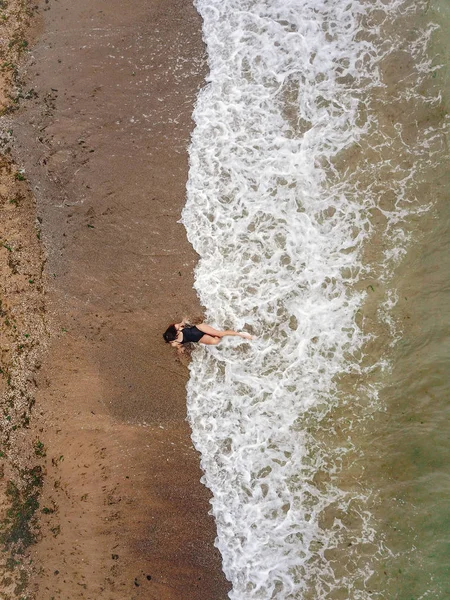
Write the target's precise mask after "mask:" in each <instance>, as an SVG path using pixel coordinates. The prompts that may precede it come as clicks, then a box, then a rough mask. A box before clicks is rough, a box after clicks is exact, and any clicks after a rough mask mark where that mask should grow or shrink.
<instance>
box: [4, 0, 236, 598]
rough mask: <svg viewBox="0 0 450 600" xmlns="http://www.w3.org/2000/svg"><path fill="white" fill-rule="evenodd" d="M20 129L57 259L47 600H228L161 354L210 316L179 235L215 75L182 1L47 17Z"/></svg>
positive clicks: (51, 280)
mask: <svg viewBox="0 0 450 600" xmlns="http://www.w3.org/2000/svg"><path fill="white" fill-rule="evenodd" d="M41 9H42V12H41V15H42V20H43V22H42V24H41V32H40V35H39V38H38V41H37V43H36V44H35V45H34V46H33V48H32V50H31V54H30V58H29V61H28V64H27V66H26V73H25V75H26V80H27V82H28V83H27V85H29V87H30V88H33V89H34V90H35V91H36V93H37V97H34V98H33V97H31V98H29V99H28V100H26V101H25V102H23V103H22V107H21V110H20V112H19V113H18V114H17V115H15V116H14V136H15V138H16V145H15V146H16V148H15V152H16V154H17V161H18V163H19V164H21V165H22V166H23V167H24V168H25V170H26V174H27V179H28V181H29V183H30V185H31V188H32V190H33V192H34V194H35V197H36V201H37V211H38V218H39V222H40V224H41V225H40V226H41V228H42V235H41V240H42V242H43V244H44V247H45V251H46V256H47V262H46V268H45V272H46V277H47V289H48V294H47V306H48V318H49V321H50V322H51V331H52V333H51V335H50V349H49V351H48V353H47V355H46V356H45V357H44V359H43V361H42V366H41V368H40V369H39V371H38V373H37V375H36V383H37V392H36V407H35V409H34V416H33V421H32V427H33V432H32V434H33V435H35V436H37V437H38V438H39V440H40V441H41V442H42V443H43V444H44V447H45V453H46V457H45V468H46V474H45V478H44V487H43V491H42V498H41V507H42V508H43V509H44V512H43V513H42V516H41V540H40V541H39V543H38V544H37V545H36V546H34V549H33V551H32V557H33V563H34V564H35V565H36V568H35V573H34V575H33V578H32V586H33V593H34V594H35V597H36V598H37V599H38V600H39V599H41V598H42V599H44V598H45V599H47V598H49V597H52V596H54V597H69V598H71V599H75V598H83V599H86V600H87V599H91V598H92V599H94V598H95V599H97V598H108V599H111V600H113V599H117V600H119V599H121V600H122V599H123V598H125V597H127V598H136V599H138V598H145V599H150V598H155V599H158V600H165V599H174V600H175V599H176V600H179V599H180V598H183V600H197V599H198V600H221V599H224V598H226V597H227V591H228V590H229V584H228V583H227V582H226V580H225V578H224V575H223V573H222V570H221V560H220V555H219V553H218V551H217V550H216V549H215V548H214V546H213V544H214V538H215V534H216V532H215V524H214V521H213V519H212V517H210V516H208V510H209V504H208V501H209V493H208V491H207V490H206V488H204V487H203V486H202V485H201V484H200V481H199V480H200V477H201V471H200V467H199V456H198V454H197V453H196V452H195V450H194V449H193V447H192V444H191V440H190V429H189V426H188V424H187V423H186V420H185V418H186V407H185V384H186V380H187V376H188V372H187V369H186V366H185V365H182V364H181V363H180V362H179V361H178V360H177V359H176V357H175V356H174V355H173V353H172V352H171V350H170V349H169V348H167V347H166V346H165V344H164V342H163V340H162V337H161V333H162V331H163V330H164V329H165V327H166V326H167V324H168V323H170V322H171V321H173V320H175V319H178V318H180V317H182V316H184V315H191V316H195V315H198V314H199V313H200V312H201V309H200V306H199V304H198V299H197V297H196V295H195V293H194V291H193V289H192V284H193V274H192V270H193V267H194V266H195V263H196V255H195V253H194V252H193V250H192V248H191V247H190V245H189V244H188V242H187V240H186V236H185V231H184V228H183V226H182V225H181V224H179V223H177V221H178V219H179V218H180V211H181V209H182V206H183V204H184V195H185V184H186V178H187V170H188V164H187V145H188V143H189V135H190V131H191V129H192V126H193V124H192V121H191V114H192V106H193V102H194V101H195V97H196V94H197V92H198V89H199V87H200V86H201V85H202V83H203V78H204V76H205V72H206V65H205V61H204V48H203V45H202V42H201V35H200V19H199V17H198V15H197V14H196V12H195V10H194V8H193V7H192V6H191V2H190V1H179V0H170V1H165V2H162V1H158V0H153V1H151V2H149V1H148V0H133V2H131V3H127V4H126V8H124V4H123V3H119V2H118V1H117V0H113V1H111V0H110V1H108V2H107V1H106V0H95V1H94V2H92V1H88V0H81V1H80V2H78V3H76V4H74V3H71V2H69V0H60V1H59V2H54V1H53V0H50V2H48V3H45V4H44V3H43V4H42V5H41Z"/></svg>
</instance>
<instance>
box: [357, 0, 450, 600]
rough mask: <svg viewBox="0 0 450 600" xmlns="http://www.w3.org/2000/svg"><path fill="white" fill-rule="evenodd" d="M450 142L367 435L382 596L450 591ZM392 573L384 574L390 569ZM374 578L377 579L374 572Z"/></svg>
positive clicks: (446, 80) (404, 288)
mask: <svg viewBox="0 0 450 600" xmlns="http://www.w3.org/2000/svg"><path fill="white" fill-rule="evenodd" d="M428 17H429V18H430V19H431V20H432V21H434V22H437V23H439V25H440V26H441V28H440V30H439V31H437V32H436V33H435V34H434V36H433V39H432V44H431V47H430V54H431V55H432V56H433V62H434V64H444V65H445V67H444V68H442V69H440V70H439V71H438V72H437V73H436V74H435V76H434V77H433V80H434V81H433V86H435V87H436V88H437V89H438V90H439V91H440V93H441V95H442V102H441V104H440V111H441V112H440V115H441V120H442V123H444V121H445V119H446V118H448V99H449V97H450V85H449V84H450V76H449V73H450V70H449V67H448V65H449V62H450V3H449V2H443V1H440V2H431V3H430V4H429V10H428ZM448 157H449V154H448V138H447V148H446V149H445V150H444V151H443V152H442V156H441V164H440V168H436V169H435V170H434V173H432V174H431V173H430V175H432V177H431V178H430V185H429V200H430V201H431V202H432V203H433V208H432V209H431V210H430V212H429V213H428V214H427V215H425V216H424V215H422V216H420V218H418V219H417V220H415V222H414V223H413V224H412V229H411V231H412V237H413V241H412V243H411V246H410V248H409V251H408V254H407V255H406V257H405V259H404V260H403V261H402V263H401V265H400V266H399V267H398V268H397V269H396V272H395V276H394V278H393V280H392V282H391V285H392V289H396V291H397V294H398V302H397V305H396V306H395V308H394V309H393V310H392V317H393V320H394V322H395V324H396V327H397V329H398V331H400V339H399V340H398V341H397V342H396V343H395V345H394V346H393V348H392V349H390V350H385V352H386V356H387V357H388V359H389V362H390V364H391V365H392V368H391V371H390V372H388V373H386V374H384V375H383V377H382V379H381V382H382V385H381V390H380V394H379V398H380V406H381V407H383V408H384V410H381V411H380V413H378V414H377V415H375V416H374V419H373V421H372V424H371V428H370V429H371V431H370V433H368V434H367V435H366V437H365V447H366V454H365V455H366V457H367V456H370V457H371V464H369V465H366V472H367V473H366V479H367V481H369V482H370V484H371V485H372V486H373V487H374V488H375V489H377V490H378V492H379V496H378V498H377V500H376V502H375V503H374V511H375V514H376V515H377V520H378V522H379V524H381V525H382V529H383V535H384V537H385V543H386V546H387V548H389V550H390V551H391V552H392V555H391V556H389V557H388V558H385V559H384V561H383V565H382V569H380V567H378V568H377V572H376V573H375V574H374V575H373V576H372V578H371V580H372V581H373V583H374V584H375V585H376V587H377V589H378V590H379V591H380V592H381V597H385V598H389V599H396V600H413V599H414V600H419V599H422V598H423V599H425V598H426V599H435V600H444V599H446V598H450V453H449V449H450V403H449V399H450V310H449V307H450V193H449V190H450V176H449V169H448ZM383 575H384V577H385V581H384V582H382V577H383ZM369 581H370V580H369Z"/></svg>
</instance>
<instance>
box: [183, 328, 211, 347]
mask: <svg viewBox="0 0 450 600" xmlns="http://www.w3.org/2000/svg"><path fill="white" fill-rule="evenodd" d="M181 332H182V333H183V341H182V342H180V343H181V344H187V343H188V342H199V341H200V340H201V339H202V337H203V336H204V335H205V333H204V332H203V331H200V329H198V327H196V326H195V325H192V326H191V327H183V329H182V330H181Z"/></svg>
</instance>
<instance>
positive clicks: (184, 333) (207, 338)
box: [163, 320, 253, 350]
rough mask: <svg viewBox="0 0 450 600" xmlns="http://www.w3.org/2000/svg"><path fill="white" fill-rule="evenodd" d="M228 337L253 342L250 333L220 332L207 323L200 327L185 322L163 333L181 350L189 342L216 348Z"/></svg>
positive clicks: (164, 336) (171, 326) (169, 342)
mask: <svg viewBox="0 0 450 600" xmlns="http://www.w3.org/2000/svg"><path fill="white" fill-rule="evenodd" d="M227 335H237V336H239V337H241V338H244V339H245V340H252V339H253V336H252V335H250V334H249V333H238V332H237V331H230V330H227V331H218V330H217V329H213V328H212V327H210V326H209V325H206V323H200V325H189V324H188V323H186V322H185V321H184V320H183V321H181V323H174V324H173V325H170V326H169V327H168V328H167V329H166V331H165V332H164V333H163V338H164V339H165V341H166V342H167V343H168V344H170V345H171V346H174V347H175V348H177V349H179V350H181V349H182V348H183V344H187V343H188V342H198V343H200V344H206V345H207V346H216V345H217V344H218V343H219V342H220V340H221V339H222V338H223V337H225V336H227Z"/></svg>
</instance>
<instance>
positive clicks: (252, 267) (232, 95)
mask: <svg viewBox="0 0 450 600" xmlns="http://www.w3.org/2000/svg"><path fill="white" fill-rule="evenodd" d="M197 7H198V9H199V12H200V13H201V15H202V16H203V19H204V37H205V41H206V43H207V48H208V56H209V64H210V69H211V72H210V76H209V78H208V85H207V86H206V87H205V88H204V89H203V90H202V92H201V93H200V95H199V98H198V102H197V106H196V109H195V113H194V118H195V122H196V128H195V131H194V134H193V139H192V146H191V152H190V165H191V168H190V175H189V182H188V199H187V204H186V207H185V209H184V212H183V222H184V224H185V226H186V229H187V232H188V237H189V240H190V241H191V243H192V245H193V246H194V248H195V249H196V251H197V252H198V253H199V255H200V257H201V260H200V262H199V265H198V268H197V270H196V284H195V285H196V289H197V290H198V293H199V296H200V299H201V302H202V303H203V304H204V306H205V307H206V308H207V316H208V320H209V321H210V322H211V324H212V325H215V326H218V327H232V328H234V329H243V328H247V329H249V330H251V331H253V332H254V333H256V334H257V335H258V340H257V341H256V342H253V343H247V342H244V341H242V340H237V339H230V340H225V341H224V342H222V344H221V345H220V347H219V348H201V349H199V350H198V351H197V352H196V353H195V355H194V359H193V362H192V365H191V378H190V381H189V384H188V411H189V420H190V423H191V426H192V429H193V440H194V443H195V445H196V447H197V448H198V449H199V450H200V452H201V455H202V468H203V470H204V477H203V482H204V483H205V485H207V486H208V487H209V488H210V489H211V490H212V492H213V496H214V497H213V500H212V512H213V514H214V516H215V518H216V522H217V530H218V539H217V546H218V548H219V549H220V551H221V553H222V556H223V567H224V571H225V574H226V576H227V577H228V578H229V580H230V581H232V583H233V590H232V592H231V593H230V598H232V599H234V600H247V599H256V598H260V599H264V600H268V599H270V598H278V599H282V600H284V599H289V598H302V594H303V593H306V591H307V590H310V591H311V590H314V593H313V596H312V597H314V598H317V599H319V598H325V597H327V594H328V592H329V590H330V589H332V588H333V586H336V587H337V586H343V585H344V586H352V585H353V583H354V581H356V579H358V578H359V579H360V580H361V579H362V580H364V578H366V577H367V576H368V575H367V572H364V569H363V570H362V571H361V569H360V570H358V569H356V570H355V571H354V572H347V573H340V574H338V573H337V571H336V569H335V567H334V566H333V564H332V562H331V561H329V560H327V550H329V549H332V548H334V547H336V546H337V545H338V544H339V543H341V542H342V539H343V537H344V536H345V535H351V534H349V533H348V532H347V533H344V530H345V527H344V526H343V524H342V522H340V521H339V519H336V520H335V522H334V523H333V525H332V526H330V527H328V528H327V529H324V528H323V527H321V525H320V518H321V515H323V511H324V510H325V508H326V507H327V506H330V505H331V504H334V505H336V506H338V507H340V508H341V509H342V510H344V511H345V510H346V507H347V506H348V505H349V503H351V502H353V501H355V500H356V499H357V495H355V494H353V495H349V493H348V492H346V491H344V490H341V489H339V487H338V486H337V485H335V483H334V482H333V478H331V479H330V482H329V484H327V485H326V486H325V487H324V486H318V485H317V484H316V483H315V480H314V477H315V475H316V474H317V473H318V472H319V471H321V470H327V471H328V472H330V471H331V475H332V471H333V469H335V470H336V471H337V470H338V469H339V464H338V463H339V461H338V460H337V459H336V463H333V462H332V461H331V459H330V457H329V456H327V455H326V451H324V450H323V449H320V448H319V447H318V445H317V443H316V441H315V439H314V427H315V423H316V422H315V420H314V419H315V418H316V417H317V415H319V414H321V411H322V408H321V406H323V407H324V408H323V411H325V412H326V410H328V409H329V407H330V406H331V405H332V404H333V402H334V401H335V386H334V383H333V382H334V378H335V376H336V375H338V374H340V373H342V372H343V371H346V370H353V371H355V372H356V371H357V370H358V368H359V367H358V364H357V362H355V361H352V360H351V357H352V355H354V354H355V353H357V352H358V351H359V349H360V348H361V346H362V344H363V342H364V337H363V335H362V333H361V331H360V329H359V328H358V327H357V325H356V323H355V315H356V312H357V310H358V308H359V307H360V306H361V303H362V301H363V299H364V297H365V292H358V291H356V290H355V289H354V288H353V287H352V285H351V284H352V283H353V282H355V281H356V280H357V279H358V278H359V277H360V275H361V274H362V273H365V272H367V268H368V267H367V265H365V264H363V263H362V260H361V248H362V246H363V244H364V243H365V241H366V240H367V238H368V237H369V236H370V235H371V232H372V228H373V226H372V224H371V222H370V220H369V218H368V216H367V215H368V209H370V208H371V207H373V206H375V203H376V200H375V199H374V194H372V193H371V192H370V190H369V191H367V190H358V189H355V188H354V186H353V183H352V181H351V179H350V178H349V180H348V181H347V180H346V179H345V177H344V178H343V177H342V176H340V175H339V174H337V172H336V171H335V170H333V167H332V161H333V158H334V157H336V156H337V155H338V154H339V152H340V151H343V150H345V149H347V148H349V147H350V146H352V145H356V144H359V143H360V142H361V140H362V139H363V138H364V136H367V135H368V134H369V133H370V131H371V130H372V129H373V127H374V116H373V115H370V114H367V115H366V117H364V118H363V117H362V116H361V115H362V113H363V112H364V111H363V108H364V102H365V100H364V99H365V95H367V94H368V93H369V92H370V90H371V89H372V88H374V87H377V86H378V87H379V86H380V85H381V83H380V79H379V74H378V68H377V64H378V61H379V59H380V57H381V56H382V55H383V53H386V52H388V50H387V49H386V48H383V47H382V45H381V46H377V45H376V44H375V43H373V42H371V41H370V37H371V36H370V35H364V36H361V35H359V31H360V28H361V19H362V18H363V17H364V16H365V15H366V13H369V12H370V11H374V10H376V9H378V10H380V11H384V12H388V10H394V8H395V3H392V4H391V6H390V7H389V9H388V8H387V7H386V5H385V3H384V2H370V3H365V2H357V1H355V0H345V1H343V0H335V1H333V2H328V1H327V0H322V1H321V0H301V1H300V0H260V1H258V0H198V1H197ZM374 33H376V31H375V32H374ZM366 34H367V31H366ZM374 37H376V36H374ZM405 210H406V209H405V208H404V207H403V206H400V205H398V206H397V208H396V209H395V210H392V211H391V212H390V214H389V217H390V218H391V220H392V223H398V222H399V221H401V219H402V218H404V214H405V213H404V211H405ZM399 235H400V234H399ZM393 247H395V245H393ZM348 451H349V448H347V447H343V448H341V449H340V450H339V452H341V453H346V452H348ZM363 497H364V494H363V493H361V496H360V499H363ZM374 537H375V534H374V531H373V529H372V527H371V525H370V515H363V516H361V527H360V528H359V531H358V540H359V541H361V540H362V541H372V542H373V540H374ZM349 539H352V540H353V538H349ZM353 541H355V540H353ZM352 597H353V598H366V597H368V596H367V595H365V592H363V591H359V592H358V591H356V590H355V592H354V595H353V596H352Z"/></svg>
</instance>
